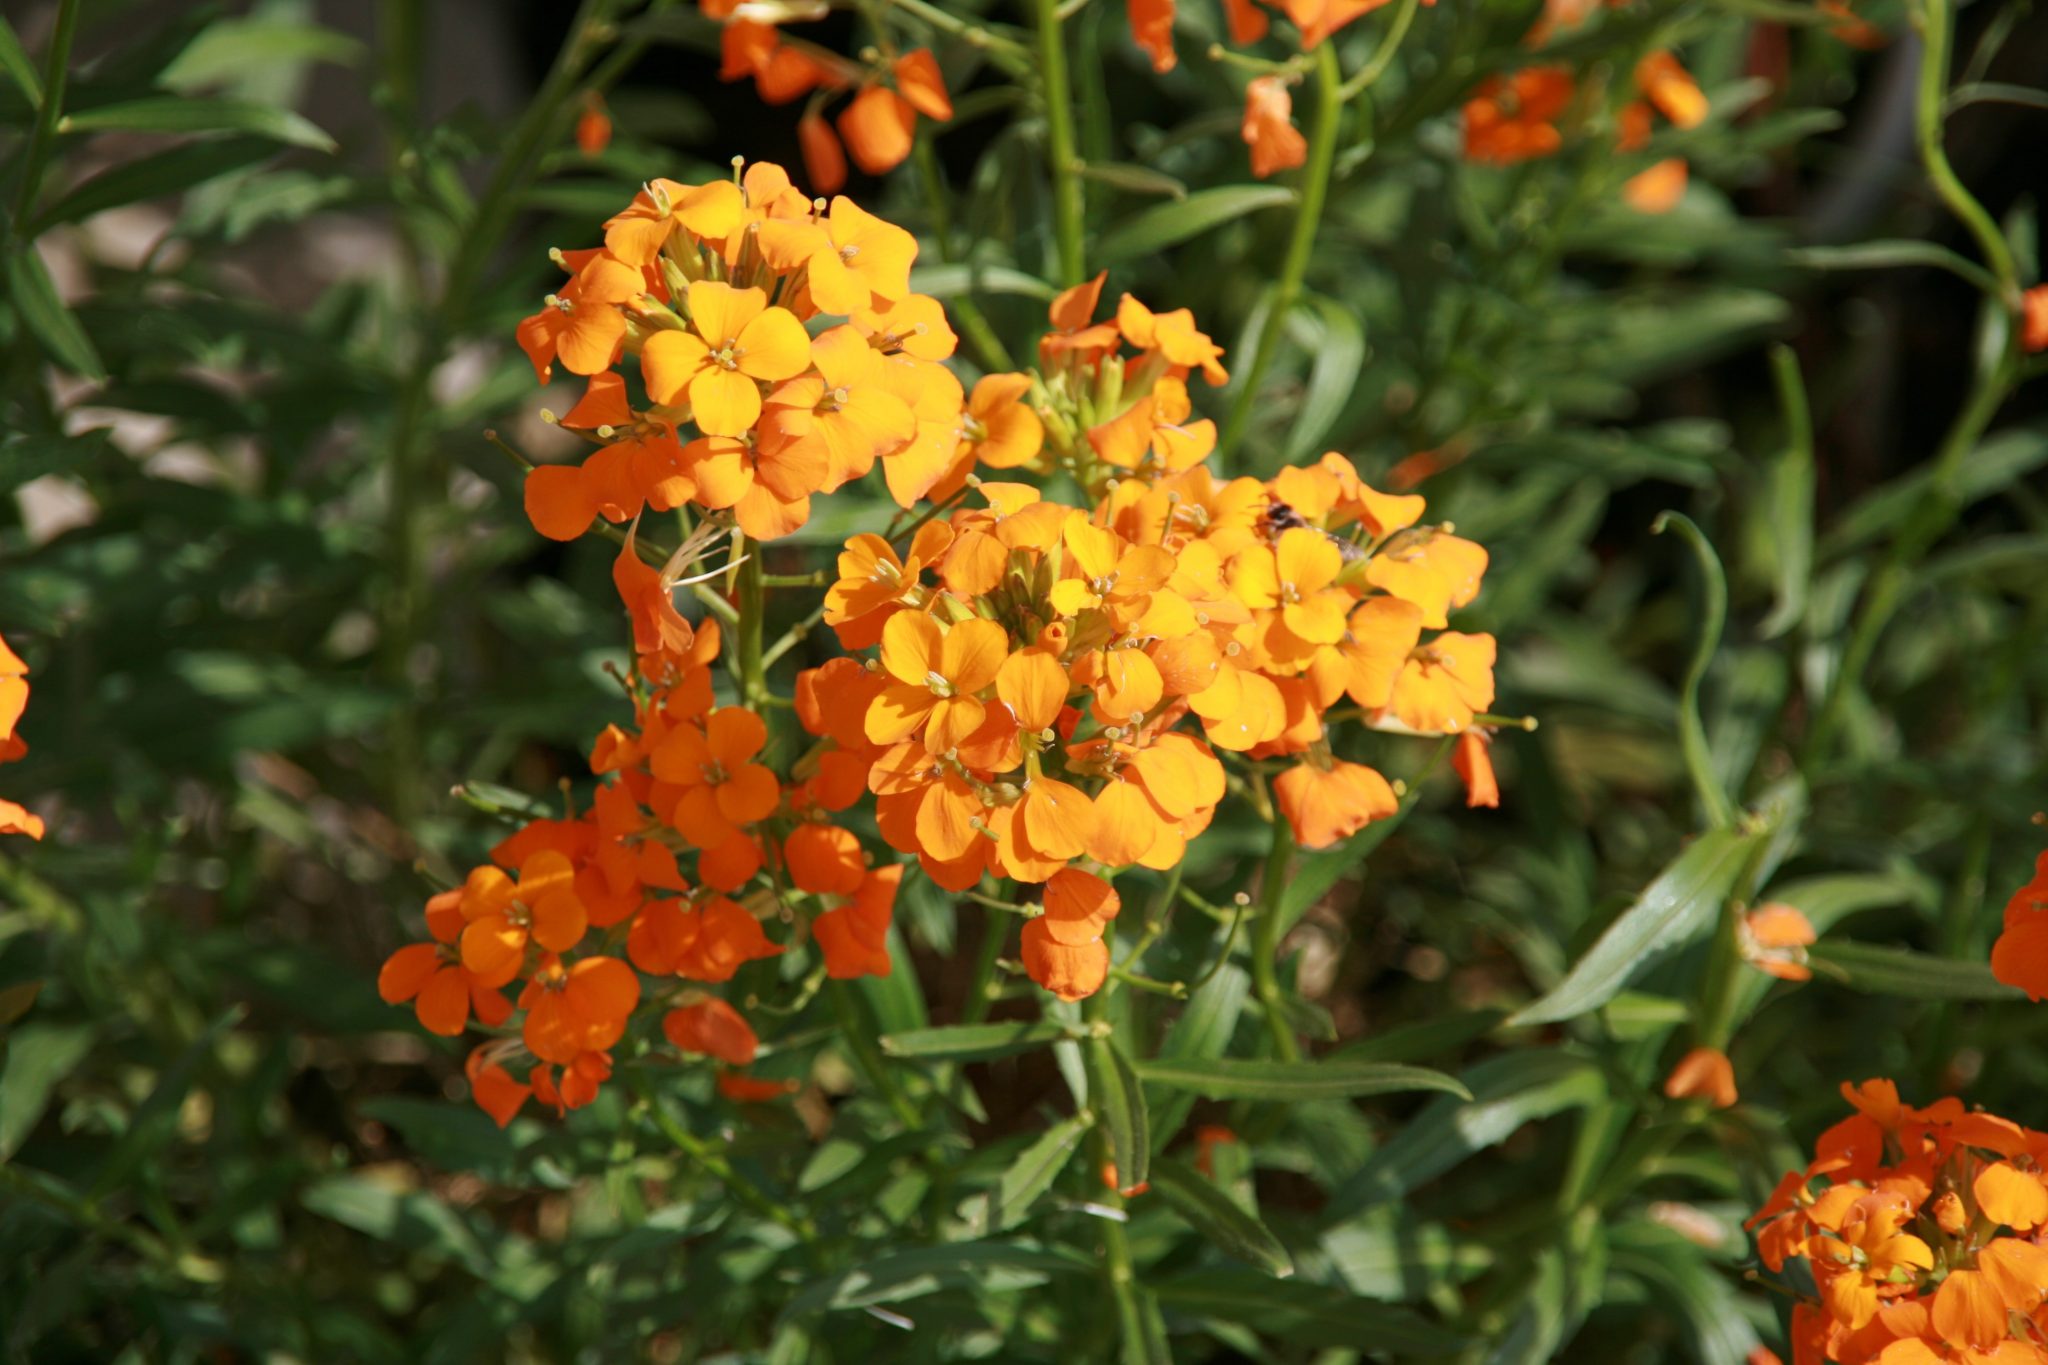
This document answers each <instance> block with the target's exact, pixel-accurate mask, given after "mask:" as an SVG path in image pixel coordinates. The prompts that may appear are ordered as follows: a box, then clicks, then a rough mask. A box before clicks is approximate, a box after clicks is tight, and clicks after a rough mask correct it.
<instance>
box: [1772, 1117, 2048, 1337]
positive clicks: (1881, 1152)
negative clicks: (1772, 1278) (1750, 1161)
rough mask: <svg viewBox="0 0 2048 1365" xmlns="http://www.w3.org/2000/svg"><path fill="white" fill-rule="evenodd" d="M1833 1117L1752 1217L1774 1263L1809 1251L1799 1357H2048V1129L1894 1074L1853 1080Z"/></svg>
mask: <svg viewBox="0 0 2048 1365" xmlns="http://www.w3.org/2000/svg"><path fill="white" fill-rule="evenodd" d="M1842 1093H1843V1095H1844V1096H1845V1097H1846V1098H1847V1099H1848V1101H1849V1102H1850V1103H1851V1104H1852V1105H1854V1106H1855V1108H1856V1113H1855V1114H1854V1115H1852V1116H1851V1117H1849V1118H1846V1119H1844V1120H1843V1121H1842V1122H1840V1123H1838V1124H1836V1125H1835V1126H1834V1127H1833V1128H1830V1129H1829V1130H1828V1131H1827V1132H1826V1133H1824V1134H1822V1135H1821V1138H1820V1141H1819V1142H1818V1143H1817V1144H1816V1147H1815V1153H1814V1160H1813V1162H1812V1164H1811V1165H1809V1166H1808V1167H1807V1168H1806V1169H1805V1170H1803V1171H1791V1172H1788V1173H1787V1174H1786V1175H1785V1177H1784V1178H1783V1179H1782V1180H1780V1181H1779V1182H1778V1187H1777V1189H1776V1190H1774V1191H1773V1192H1772V1194H1771V1196H1770V1198H1769V1200H1768V1201H1767V1202H1766V1203H1765V1204H1764V1206H1763V1208H1762V1209H1760V1210H1759V1211H1758V1212H1757V1214H1756V1216H1755V1217H1754V1218H1753V1219H1751V1220H1750V1224H1749V1225H1750V1226H1751V1227H1753V1228H1754V1227H1759V1226H1760V1227H1761V1231H1760V1232H1758V1234H1757V1244H1758V1250H1759V1252H1760V1254H1761V1255H1762V1257H1763V1260H1764V1263H1765V1264H1766V1265H1767V1266H1769V1267H1770V1269H1771V1270H1772V1271H1773V1272H1779V1271H1782V1270H1783V1269H1784V1267H1785V1265H1786V1262H1788V1261H1790V1260H1792V1259H1793V1258H1795V1257H1798V1258H1804V1260H1805V1262H1806V1264H1807V1266H1808V1268H1809V1269H1810V1271H1811V1273H1812V1277H1813V1283H1814V1285H1815V1287H1816V1290H1817V1293H1818V1299H1817V1301H1802V1302H1801V1303H1800V1305H1799V1306H1798V1307H1797V1308H1796V1309H1795V1310H1794V1312H1793V1319H1792V1333H1793V1347H1794V1357H1795V1360H1796V1361H1798V1362H1802V1365H1803V1363H1804V1362H1816V1363H1817V1362H1821V1361H1835V1362H1840V1365H1853V1363H1855V1362H1865V1361H1874V1362H1882V1365H1931V1363H1932V1362H1936V1361H1964V1362H1971V1363H1972V1365H1977V1363H1980V1362H1981V1363H1982V1365H1991V1363H1992V1362H1996V1363H1997V1365H2020V1363H2021V1362H2028V1361H2032V1362H2041V1361H2048V1307H2044V1305H2043V1299H2044V1297H2048V1244H2044V1240H2043V1239H2044V1237H2048V1174H2044V1171H2043V1166H2044V1165H2048V1133H2038V1132H2034V1131H2031V1130H2029V1129H2026V1128H2022V1127H2020V1126H2019V1125H2018V1124H2016V1123H2013V1122H2011V1121H2010V1120H2007V1119H2003V1118H1999V1117H1997V1116H1995V1115H1992V1114H1986V1113H1981V1112H1971V1111H1969V1110H1966V1109H1965V1108H1964V1107H1963V1104H1962V1102H1961V1101H1960V1100H1955V1099H1944V1100H1939V1101H1937V1102H1936V1103H1934V1104H1932V1105H1930V1106H1928V1107H1927V1108H1925V1109H1915V1108H1913V1107H1912V1106H1910V1105H1906V1104H1903V1103H1901V1102H1900V1099H1899V1092H1898V1089H1897V1087H1896V1086H1894V1085H1893V1084H1892V1083H1891V1082H1890V1081H1885V1080H1872V1081H1866V1082H1864V1083H1863V1084H1862V1085H1860V1086H1852V1085H1848V1084H1845V1085H1844V1086H1843V1087H1842Z"/></svg>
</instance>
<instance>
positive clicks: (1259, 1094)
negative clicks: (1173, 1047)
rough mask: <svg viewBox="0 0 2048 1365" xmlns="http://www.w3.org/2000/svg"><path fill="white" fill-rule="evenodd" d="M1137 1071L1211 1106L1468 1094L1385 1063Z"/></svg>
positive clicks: (1432, 1075) (1449, 1082) (1223, 1062)
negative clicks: (1424, 1092)
mask: <svg viewBox="0 0 2048 1365" xmlns="http://www.w3.org/2000/svg"><path fill="white" fill-rule="evenodd" d="M1134 1066H1135V1068H1136V1070H1137V1073H1138V1077H1139V1079H1141V1080H1144V1081H1148V1082H1151V1083H1154V1084H1157V1085H1168V1086H1174V1087H1176V1088H1178V1089H1182V1090H1192V1091H1194V1092H1195V1093H1196V1094H1198V1095H1206V1096H1208V1097H1209V1098H1210V1099H1212V1100H1325V1099H1343V1098H1346V1097H1348V1096H1353V1095H1386V1094H1392V1093H1395V1092H1397V1091H1404V1090H1443V1091H1448V1092H1449V1093H1451V1094H1454V1095H1460V1096H1462V1095H1464V1094H1465V1087H1464V1086H1463V1085H1460V1084H1459V1083H1458V1082H1457V1081H1456V1080H1455V1079H1453V1078H1452V1077H1450V1076H1446V1075H1444V1074H1443V1073H1442V1072H1441V1071H1427V1070H1424V1069H1423V1068H1422V1067H1419V1066H1396V1065H1393V1064H1391V1063H1387V1062H1355V1061H1335V1060H1333V1061H1324V1062H1264V1061H1250V1060H1247V1059H1244V1058H1237V1057H1222V1058H1217V1059H1216V1060H1214V1061H1169V1060H1167V1059H1165V1058H1160V1059H1157V1060H1154V1061H1147V1062H1137V1063H1135V1064H1134Z"/></svg>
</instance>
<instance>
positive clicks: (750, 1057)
mask: <svg viewBox="0 0 2048 1365" xmlns="http://www.w3.org/2000/svg"><path fill="white" fill-rule="evenodd" d="M661 1031H662V1032H663V1033H664V1034H666V1035H667V1036H668V1040H669V1042H671V1043H673V1044H674V1045H675V1047H676V1050H677V1051H679V1052H694V1053H697V1054H698V1055H700V1056H709V1057H716V1058H718V1060H719V1061H721V1062H724V1063H725V1064H726V1065H727V1066H751V1065H753V1062H754V1054H755V1053H756V1052H758V1051H760V1047H761V1043H760V1040H759V1039H758V1038H756V1037H755V1036H754V1030H753V1028H752V1027H751V1026H749V1025H748V1023H747V1021H746V1020H745V1019H744V1018H742V1017H741V1016H740V1012H739V1011H738V1010H736V1009H734V1008H733V1007H732V1006H731V1005H728V1004H727V1003H726V1002H725V1001H723V1000H720V999H718V998H717V997H716V996H711V997H707V998H706V999H704V1000H700V1001H698V1002H697V1003H696V1004H694V1005H685V1006H683V1007H682V1008H681V1009H673V1010H670V1011H669V1012H668V1013H667V1014H665V1015H663V1016H662V1019H661Z"/></svg>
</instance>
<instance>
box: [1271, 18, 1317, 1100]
mask: <svg viewBox="0 0 2048 1365" xmlns="http://www.w3.org/2000/svg"><path fill="white" fill-rule="evenodd" d="M1324 46H1325V47H1327V46H1329V44H1327V43H1325V44H1324ZM1293 853H1294V835H1293V831H1292V830H1290V829H1289V828H1288V825H1287V821H1286V820H1284V819H1282V818H1280V817H1279V816H1278V815H1277V814H1276V815H1275V816H1274V819H1273V846H1272V849H1271V851H1270V852H1268V853H1267V855H1266V871H1265V875H1264V877H1263V878H1261V880H1260V882H1259V915H1258V918H1257V919H1255V920H1253V921H1252V990H1253V991H1254V992H1256V993H1257V995H1258V997H1259V1003H1260V1004H1261V1005H1262V1006H1264V1007H1265V1012H1266V1029H1267V1031H1268V1032H1269V1033H1270V1034H1272V1037H1273V1050H1274V1051H1275V1052H1276V1053H1278V1054H1279V1056H1280V1060H1281V1061H1283V1062H1294V1061H1299V1060H1301V1044H1300V1042H1299V1041H1298V1040H1297V1039H1296V1038H1295V1036H1294V1029H1293V1028H1292V1027H1291V1026H1289V1024H1288V1022H1287V1015H1286V1013H1285V1012H1284V1011H1283V1009H1282V1007H1281V1003H1280V969H1279V963H1278V957H1279V954H1280V893H1281V891H1282V890H1283V889H1284V888H1285V887H1286V885H1287V864H1288V862H1289V860H1290V858H1291V857H1292V855H1293Z"/></svg>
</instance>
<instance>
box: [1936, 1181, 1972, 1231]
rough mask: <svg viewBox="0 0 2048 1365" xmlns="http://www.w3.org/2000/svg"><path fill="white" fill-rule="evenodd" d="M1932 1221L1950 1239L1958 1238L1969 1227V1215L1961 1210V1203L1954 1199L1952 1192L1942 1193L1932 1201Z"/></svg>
mask: <svg viewBox="0 0 2048 1365" xmlns="http://www.w3.org/2000/svg"><path fill="white" fill-rule="evenodd" d="M1934 1221H1935V1223H1936V1225H1937V1226H1939V1227H1940V1228H1941V1230H1942V1231H1943V1232H1945V1233H1947V1234H1948V1235H1949V1236H1951V1237H1960V1236H1962V1235H1963V1230H1964V1229H1965V1228H1967V1227H1969V1226H1970V1218H1969V1215H1968V1214H1967V1213H1966V1212H1964V1210H1963V1201H1962V1200H1960V1199H1958V1198H1957V1197H1956V1192H1955V1191H1954V1190H1945V1191H1943V1193H1942V1195H1941V1197H1940V1198H1939V1199H1936V1200H1935V1201H1934Z"/></svg>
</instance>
